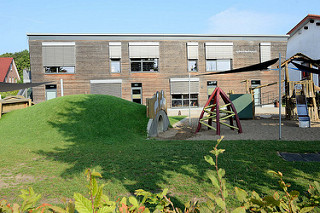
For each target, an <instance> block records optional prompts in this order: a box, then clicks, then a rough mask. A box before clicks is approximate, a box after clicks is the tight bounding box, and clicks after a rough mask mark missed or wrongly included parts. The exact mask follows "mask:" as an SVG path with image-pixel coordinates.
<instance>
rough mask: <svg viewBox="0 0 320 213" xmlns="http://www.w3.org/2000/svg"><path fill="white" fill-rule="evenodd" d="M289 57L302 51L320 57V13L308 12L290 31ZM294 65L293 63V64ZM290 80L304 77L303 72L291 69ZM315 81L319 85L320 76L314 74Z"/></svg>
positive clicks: (314, 57)
mask: <svg viewBox="0 0 320 213" xmlns="http://www.w3.org/2000/svg"><path fill="white" fill-rule="evenodd" d="M287 34H288V35H290V37H289V39H288V45H287V56H286V57H287V59H288V58H290V57H291V56H293V55H295V54H296V53H302V54H304V55H306V56H308V57H310V58H311V59H314V60H317V59H320V15H311V14H308V15H307V16H306V17H305V18H304V19H303V20H302V21H300V22H299V23H298V24H297V25H296V26H295V27H294V28H292V29H291V30H290V31H289V32H288V33H287ZM291 66H292V67H293V65H291ZM289 79H290V81H299V80H301V79H302V72H297V71H295V70H289ZM313 80H314V83H315V84H316V85H317V86H319V76H318V75H317V74H313Z"/></svg>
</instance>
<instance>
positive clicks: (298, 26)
mask: <svg viewBox="0 0 320 213" xmlns="http://www.w3.org/2000/svg"><path fill="white" fill-rule="evenodd" d="M311 19H316V20H320V15H313V14H308V15H307V16H306V17H305V18H304V19H302V20H301V21H300V22H299V23H298V24H297V25H296V26H295V27H294V28H292V29H291V30H290V31H289V32H288V33H287V35H292V34H294V33H295V32H297V31H298V30H299V29H300V28H301V27H302V26H303V25H305V24H306V23H308V22H309V20H311Z"/></svg>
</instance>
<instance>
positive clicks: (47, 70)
mask: <svg viewBox="0 0 320 213" xmlns="http://www.w3.org/2000/svg"><path fill="white" fill-rule="evenodd" d="M44 69H45V73H54V74H56V73H59V74H74V67H45V68H44Z"/></svg>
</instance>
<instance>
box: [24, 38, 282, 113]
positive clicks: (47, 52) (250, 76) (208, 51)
mask: <svg viewBox="0 0 320 213" xmlns="http://www.w3.org/2000/svg"><path fill="white" fill-rule="evenodd" d="M27 36H28V40H29V50H30V63H31V75H32V82H50V81H52V82H53V83H50V84H48V85H44V86H41V87H36V88H34V90H33V98H34V101H35V102H41V101H45V100H48V99H51V98H54V97H58V96H62V95H72V94H108V95H114V96H117V97H121V98H123V99H126V100H130V101H133V102H137V103H141V104H145V103H146V98H150V97H152V95H153V94H154V93H155V92H156V91H160V90H164V92H165V95H166V97H167V103H168V108H184V107H188V106H189V95H188V94H189V92H190V94H191V103H190V105H191V106H192V107H201V106H203V105H204V104H205V102H206V101H207V98H208V95H209V94H211V92H212V91H213V89H214V88H215V87H216V86H219V87H221V88H222V89H223V90H224V91H226V92H229V91H230V90H233V91H234V92H235V93H245V91H246V86H245V83H243V81H244V80H248V81H249V82H251V85H253V86H254V85H255V86H257V85H262V84H268V83H272V82H277V81H278V71H275V70H265V71H255V72H247V73H239V74H236V73H235V74H228V75H226V74H222V75H203V76H201V75H200V76H198V75H199V74H205V73H208V72H216V71H222V70H229V69H232V68H240V67H244V66H249V65H252V64H257V63H260V62H263V61H267V60H270V59H273V58H278V56H279V52H280V53H281V54H282V55H283V56H285V53H286V48H287V37H288V36H286V35H206V34H38V33H30V34H27ZM270 68H276V65H273V66H272V67H270ZM189 74H190V76H191V78H190V82H189ZM189 84H190V89H189ZM259 93H260V94H258V95H257V97H258V99H259V100H258V101H256V103H258V104H264V103H267V102H270V100H271V101H272V99H273V98H274V97H276V96H277V86H276V85H275V86H270V87H266V88H263V89H262V90H261V92H259Z"/></svg>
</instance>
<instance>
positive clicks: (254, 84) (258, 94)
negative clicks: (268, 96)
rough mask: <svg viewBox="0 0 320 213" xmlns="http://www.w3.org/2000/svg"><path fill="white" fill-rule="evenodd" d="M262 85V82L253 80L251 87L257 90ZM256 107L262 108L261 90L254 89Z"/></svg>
mask: <svg viewBox="0 0 320 213" xmlns="http://www.w3.org/2000/svg"><path fill="white" fill-rule="evenodd" d="M260 85H261V81H260V80H252V81H251V87H253V88H255V87H258V86H260ZM253 91H254V105H255V106H261V88H258V89H254V90H253Z"/></svg>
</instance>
